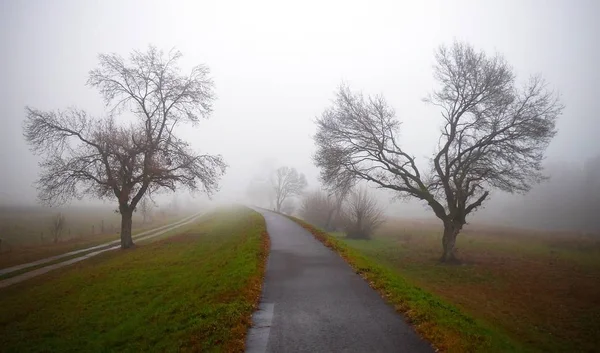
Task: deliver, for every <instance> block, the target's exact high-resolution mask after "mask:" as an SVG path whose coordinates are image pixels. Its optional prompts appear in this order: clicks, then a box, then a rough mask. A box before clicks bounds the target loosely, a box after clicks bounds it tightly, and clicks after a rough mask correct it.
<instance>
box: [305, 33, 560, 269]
mask: <svg viewBox="0 0 600 353" xmlns="http://www.w3.org/2000/svg"><path fill="white" fill-rule="evenodd" d="M434 77H435V79H436V80H437V82H438V83H439V85H440V86H439V88H438V89H437V90H435V91H434V92H433V94H432V95H431V96H430V97H428V98H427V100H426V101H427V102H429V103H431V104H434V105H435V106H438V107H439V108H440V109H441V115H442V118H443V124H442V129H441V135H440V138H439V144H438V146H437V148H436V150H435V153H434V155H433V156H432V158H431V161H430V162H431V167H430V168H429V170H427V171H426V172H425V173H423V172H422V171H421V170H419V168H418V167H417V164H416V162H415V157H414V156H412V155H410V154H409V153H408V152H406V151H405V150H404V149H403V148H402V147H401V146H400V142H399V140H398V129H399V127H400V122H399V121H398V120H397V119H396V118H395V113H394V110H393V109H392V108H390V107H389V106H388V104H387V103H386V101H385V100H384V98H383V97H381V96H376V97H369V98H367V99H365V98H364V97H363V96H362V95H361V94H355V93H352V92H351V91H350V90H349V89H348V87H345V86H342V87H341V88H340V90H339V92H338V94H337V98H336V100H335V101H334V104H333V106H332V107H331V108H329V109H327V110H325V112H324V113H323V114H322V116H321V117H319V118H318V119H317V133H316V135H315V143H316V145H317V152H316V154H315V157H314V158H315V163H316V165H317V166H318V167H319V168H320V169H321V179H322V180H323V181H324V183H325V184H326V185H327V186H328V187H330V188H333V189H339V188H340V187H341V186H343V185H344V183H345V182H347V180H355V181H356V180H366V181H369V182H372V183H374V184H375V185H377V186H378V187H380V188H386V189H390V190H393V191H394V192H396V193H398V195H400V196H407V197H416V198H418V199H421V200H424V201H425V202H426V203H427V204H428V205H429V206H430V207H431V209H432V210H433V212H434V213H435V215H436V216H437V217H438V218H440V220H442V222H443V225H444V234H443V237H442V245H443V254H442V258H441V260H442V261H453V260H455V259H456V258H455V254H454V248H455V242H456V236H457V235H458V234H459V232H460V231H461V229H462V227H463V225H464V224H466V217H467V215H469V214H470V213H471V212H473V211H474V210H475V209H476V208H477V207H479V206H481V205H482V204H483V202H484V201H485V200H486V199H487V198H488V196H489V190H490V189H492V188H497V189H500V190H503V191H507V192H521V193H524V192H526V191H528V190H529V189H530V188H531V186H532V184H535V183H538V182H540V181H541V180H543V179H544V176H543V175H542V172H541V169H542V167H541V162H542V160H543V156H544V152H545V150H546V147H547V145H548V143H549V142H550V140H551V139H552V137H553V136H554V135H555V133H556V130H555V121H556V119H557V117H558V116H559V115H560V114H561V112H562V109H563V106H562V105H561V104H560V103H559V101H558V97H557V95H556V94H554V93H553V92H550V91H548V90H547V88H546V84H545V82H544V81H543V79H542V78H541V77H539V76H535V77H532V78H531V79H530V80H529V81H528V83H527V84H526V85H524V86H523V87H521V88H519V87H517V85H516V84H515V78H514V74H513V71H512V69H511V68H510V66H509V65H508V64H507V63H506V61H505V60H504V59H503V57H502V56H500V55H495V56H493V57H488V56H487V55H486V54H485V53H483V52H476V51H475V50H474V49H473V48H472V47H471V46H469V45H467V44H464V43H458V42H457V43H454V45H453V46H452V47H451V48H446V47H444V46H441V47H440V48H439V50H438V51H437V53H436V65H435V67H434Z"/></svg>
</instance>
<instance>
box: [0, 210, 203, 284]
mask: <svg viewBox="0 0 600 353" xmlns="http://www.w3.org/2000/svg"><path fill="white" fill-rule="evenodd" d="M201 215H202V213H197V214H195V215H192V216H189V217H186V218H184V219H182V220H179V221H177V222H173V223H171V224H168V225H165V226H162V227H158V228H155V229H151V230H148V231H145V232H142V233H139V234H137V235H136V237H135V238H134V239H135V240H136V241H143V240H147V239H151V238H154V237H157V236H159V235H162V234H164V233H167V232H169V231H171V230H173V229H176V228H178V227H181V226H183V225H186V224H189V223H191V222H193V221H195V220H196V219H197V218H198V217H200V216H201ZM119 244H120V241H119V240H116V241H112V242H109V243H105V244H102V245H97V246H92V247H89V248H86V249H81V250H76V251H70V252H68V253H65V254H61V255H57V256H52V257H48V258H45V259H42V260H38V261H34V262H29V263H27V264H23V265H18V266H13V267H9V268H6V269H3V270H1V271H3V272H0V275H2V274H7V273H11V272H14V271H19V270H22V269H26V268H29V267H34V266H39V265H41V264H44V263H48V262H52V261H56V260H59V259H61V258H66V257H70V256H73V255H77V254H81V256H77V257H75V258H72V259H68V260H66V261H62V262H59V263H56V264H52V265H48V266H44V267H41V268H37V269H34V270H31V271H28V272H25V273H23V274H20V275H17V276H14V277H10V278H7V279H5V280H2V281H0V288H4V287H8V286H10V285H13V284H15V283H19V282H22V281H25V280H27V279H30V278H33V277H37V276H39V275H42V274H44V273H47V272H50V271H52V270H55V269H57V268H61V267H65V266H68V265H71V264H74V263H77V262H80V261H83V260H86V259H89V258H90V257H93V256H96V255H99V254H101V253H103V252H106V251H110V250H116V249H119V248H120V245H119Z"/></svg>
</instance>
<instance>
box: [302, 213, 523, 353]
mask: <svg viewBox="0 0 600 353" xmlns="http://www.w3.org/2000/svg"><path fill="white" fill-rule="evenodd" d="M291 218H292V219H293V220H294V221H296V222H298V223H299V224H300V225H302V226H303V227H304V228H306V229H307V230H309V231H310V232H311V233H312V234H313V235H315V237H316V238H317V239H319V240H320V241H322V242H323V243H324V244H325V245H326V246H328V247H330V248H331V249H333V250H335V251H336V252H338V253H339V254H340V255H341V256H342V257H343V258H344V259H345V260H346V261H347V262H348V263H349V264H350V265H351V266H352V267H353V268H354V269H355V270H356V272H357V273H358V274H360V275H361V276H362V277H363V278H365V279H366V280H367V281H368V282H369V284H370V285H371V287H373V288H374V289H375V290H377V291H378V292H379V293H380V294H381V295H382V296H383V297H384V298H385V299H386V300H387V301H388V302H389V303H390V304H391V305H393V306H394V308H395V309H396V310H397V311H399V312H401V313H404V314H405V316H406V317H407V318H408V320H409V321H410V322H411V324H412V325H413V326H414V327H415V329H416V330H417V332H418V333H419V334H420V335H421V336H422V337H423V338H425V339H427V340H428V341H430V342H431V343H432V344H433V345H434V346H435V347H436V348H437V349H439V350H441V351H443V352H490V353H491V352H521V351H525V350H524V348H523V347H522V346H521V345H519V344H518V343H516V342H514V341H513V340H511V339H510V338H509V337H507V336H506V335H505V334H503V333H501V332H498V331H497V330H494V329H493V328H492V327H490V326H488V325H486V324H485V323H484V322H481V321H479V320H476V319H474V318H472V317H471V316H469V315H467V314H465V313H463V312H462V311H461V310H460V309H459V308H457V307H456V306H455V305H452V304H451V303H449V302H447V301H445V300H443V299H442V298H440V297H438V296H436V295H434V294H432V293H430V292H428V291H426V290H423V289H421V288H420V287H418V286H417V285H415V284H414V283H411V282H410V281H408V280H406V279H405V278H404V277H402V276H401V275H399V274H398V273H397V272H395V271H394V270H393V269H391V268H390V267H389V266H386V265H385V264H382V263H380V262H378V261H377V260H376V259H373V258H370V257H368V256H364V255H363V254H362V253H361V252H360V251H358V250H357V249H355V248H353V247H352V246H349V245H348V244H346V243H345V242H344V240H341V239H340V238H339V237H334V236H331V235H329V234H327V233H325V232H324V231H322V230H320V229H317V228H315V227H313V226H312V225H310V224H308V223H306V222H304V221H302V220H300V219H296V218H293V217H291ZM363 243H364V245H365V246H366V247H380V245H381V244H376V243H373V242H369V241H363ZM390 251H391V250H390Z"/></svg>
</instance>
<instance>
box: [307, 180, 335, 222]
mask: <svg viewBox="0 0 600 353" xmlns="http://www.w3.org/2000/svg"><path fill="white" fill-rule="evenodd" d="M334 213H335V202H334V200H333V199H332V198H331V197H329V196H328V195H327V194H326V193H325V192H323V191H321V190H315V191H312V192H309V193H306V194H305V195H304V197H303V198H302V204H301V206H300V217H301V218H302V219H304V220H305V221H306V222H308V223H311V224H313V225H315V226H317V227H319V228H323V229H328V230H329V228H331V226H332V223H334V222H332V221H333V217H334Z"/></svg>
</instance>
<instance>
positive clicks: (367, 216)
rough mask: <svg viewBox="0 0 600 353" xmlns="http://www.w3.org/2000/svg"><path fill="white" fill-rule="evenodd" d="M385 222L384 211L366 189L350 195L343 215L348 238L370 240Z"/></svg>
mask: <svg viewBox="0 0 600 353" xmlns="http://www.w3.org/2000/svg"><path fill="white" fill-rule="evenodd" d="M383 221H384V215H383V209H382V208H381V206H379V205H378V203H377V200H376V199H375V198H374V197H373V196H371V195H370V194H369V192H368V191H367V189H366V188H361V189H358V190H355V191H353V192H352V193H351V194H350V197H349V199H348V201H347V202H346V204H345V206H344V210H343V213H342V224H343V228H344V231H345V232H346V236H347V237H348V238H353V239H369V238H370V237H371V235H372V234H373V232H375V230H376V229H377V227H379V226H380V225H381V224H382V223H383Z"/></svg>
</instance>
